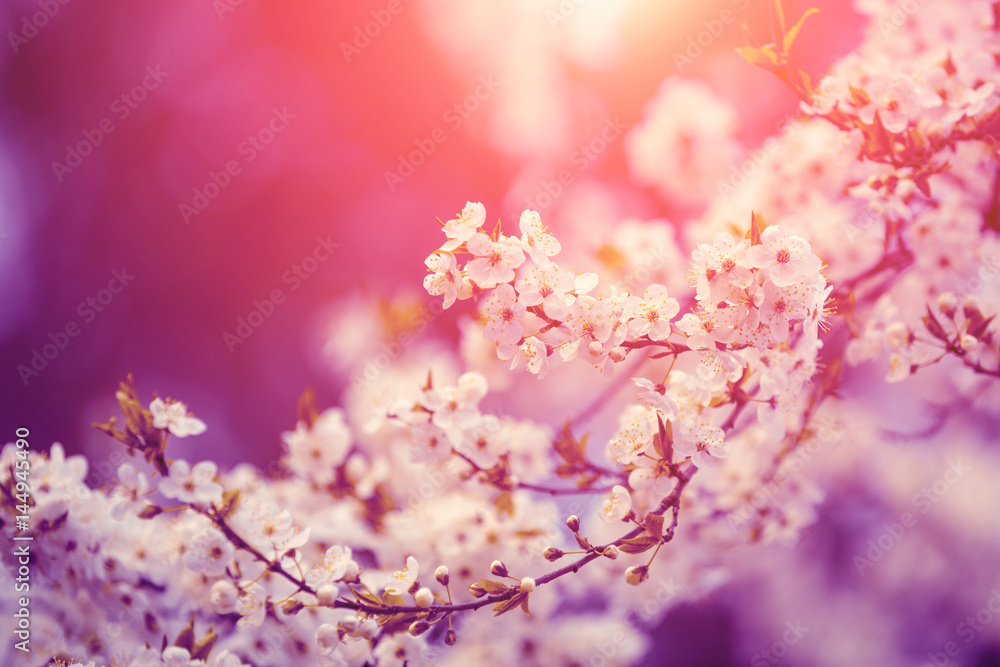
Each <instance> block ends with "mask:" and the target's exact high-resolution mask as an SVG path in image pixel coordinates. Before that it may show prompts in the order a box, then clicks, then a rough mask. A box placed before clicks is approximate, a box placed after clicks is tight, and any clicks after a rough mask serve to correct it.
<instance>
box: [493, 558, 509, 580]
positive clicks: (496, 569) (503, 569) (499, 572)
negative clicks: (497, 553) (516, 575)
mask: <svg viewBox="0 0 1000 667" xmlns="http://www.w3.org/2000/svg"><path fill="white" fill-rule="evenodd" d="M490 573H491V574H492V575H493V576H495V577H506V576H507V566H506V565H504V564H503V563H501V562H500V561H498V560H495V561H493V562H492V563H490Z"/></svg>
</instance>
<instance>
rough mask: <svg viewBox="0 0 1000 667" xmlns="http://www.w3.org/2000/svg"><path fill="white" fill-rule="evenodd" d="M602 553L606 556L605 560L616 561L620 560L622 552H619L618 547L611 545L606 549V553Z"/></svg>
mask: <svg viewBox="0 0 1000 667" xmlns="http://www.w3.org/2000/svg"><path fill="white" fill-rule="evenodd" d="M601 553H602V554H604V557H605V558H610V559H611V560H614V559H616V558H618V554H619V553H620V552H619V550H618V547H616V546H615V545H613V544H609V545H608V546H606V547H604V551H602V552H601Z"/></svg>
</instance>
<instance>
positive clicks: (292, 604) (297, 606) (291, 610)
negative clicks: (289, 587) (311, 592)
mask: <svg viewBox="0 0 1000 667" xmlns="http://www.w3.org/2000/svg"><path fill="white" fill-rule="evenodd" d="M303 607H305V605H304V604H302V603H301V602H300V601H299V600H286V601H285V603H284V604H283V605H281V611H283V612H285V613H286V614H288V615H289V616H295V614H297V613H299V612H300V611H302V608H303Z"/></svg>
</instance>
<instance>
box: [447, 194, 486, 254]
mask: <svg viewBox="0 0 1000 667" xmlns="http://www.w3.org/2000/svg"><path fill="white" fill-rule="evenodd" d="M484 222H486V207H484V206H483V205H482V204H480V203H479V202H471V201H470V202H466V204H465V208H463V209H462V212H461V213H460V214H459V215H458V217H457V218H455V219H454V220H449V221H448V222H446V223H444V227H442V231H443V232H444V233H445V236H447V237H448V241H447V242H446V243H445V244H444V245H442V246H441V250H443V251H445V252H451V251H452V250H454V249H456V248H458V247H459V246H460V245H462V244H463V243H465V242H466V241H468V240H469V239H470V238H472V236H473V235H474V234H476V233H477V232H478V230H479V228H480V227H482V226H483V223H484Z"/></svg>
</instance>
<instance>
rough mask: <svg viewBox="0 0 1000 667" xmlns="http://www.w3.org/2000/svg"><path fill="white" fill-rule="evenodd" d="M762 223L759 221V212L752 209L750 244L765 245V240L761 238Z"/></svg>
mask: <svg viewBox="0 0 1000 667" xmlns="http://www.w3.org/2000/svg"><path fill="white" fill-rule="evenodd" d="M761 231H762V230H761V228H760V223H758V222H757V214H756V213H755V212H753V211H750V245H752V246H755V245H763V244H764V242H763V241H761V240H760V233H761Z"/></svg>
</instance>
